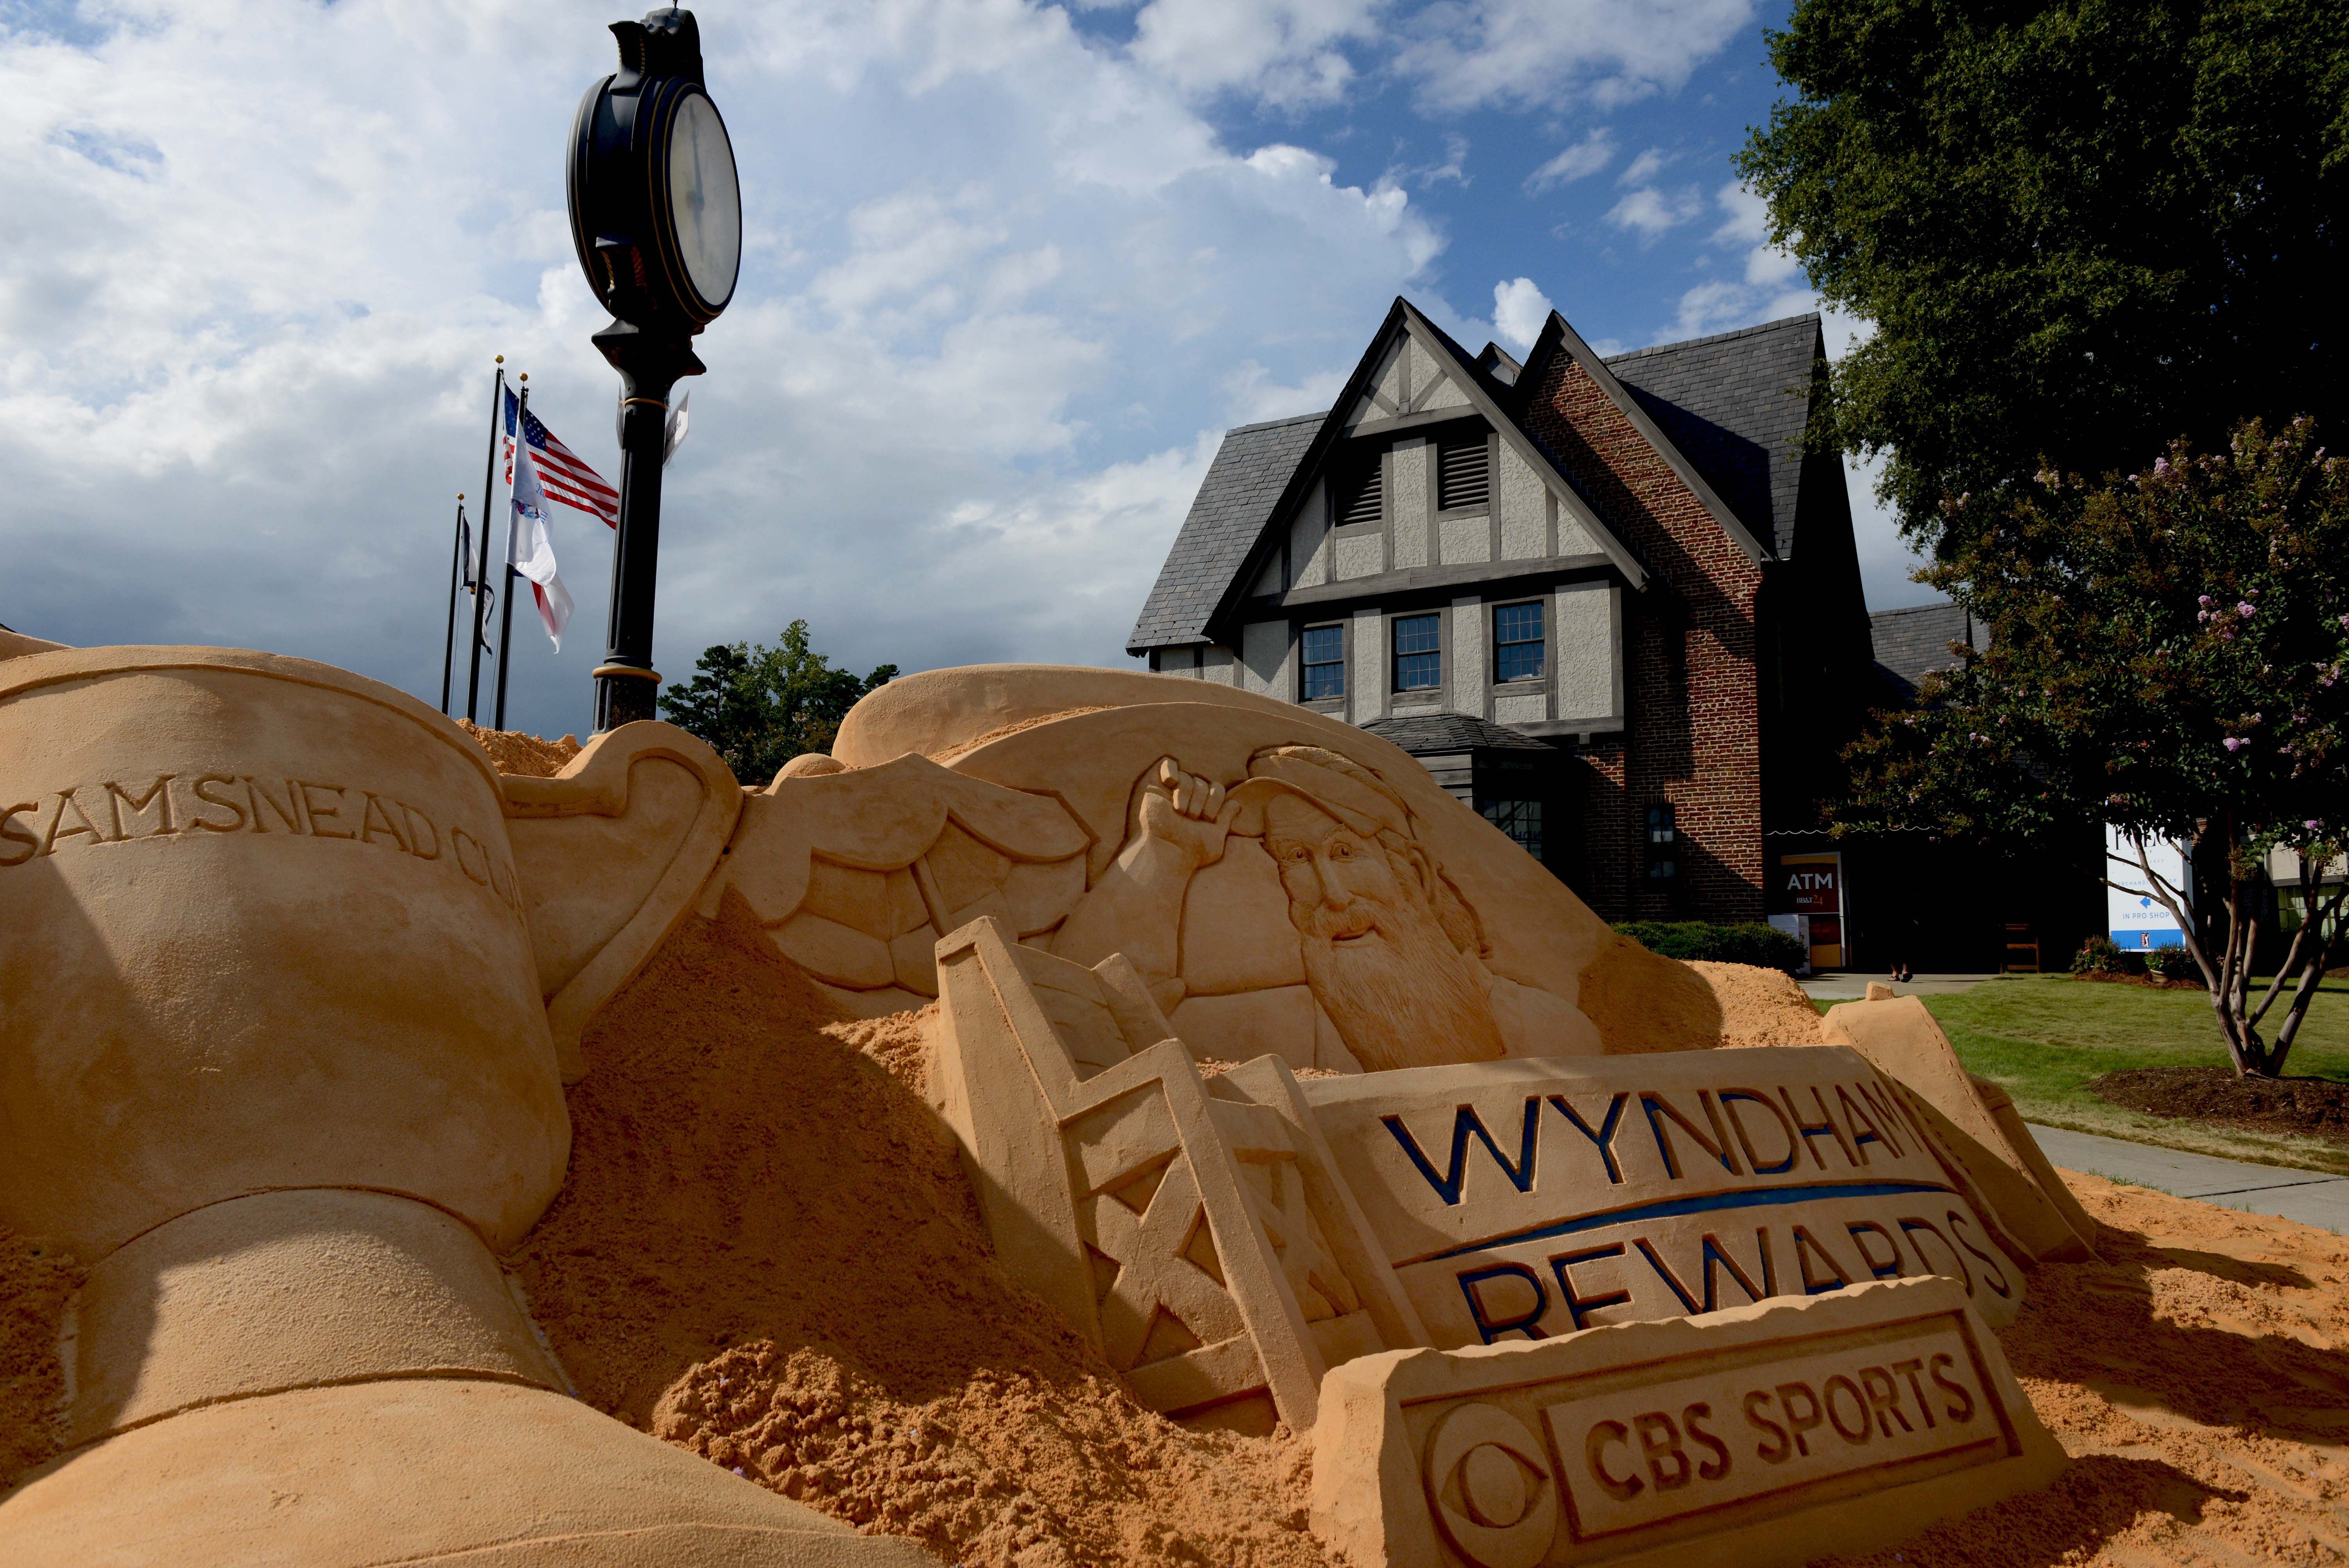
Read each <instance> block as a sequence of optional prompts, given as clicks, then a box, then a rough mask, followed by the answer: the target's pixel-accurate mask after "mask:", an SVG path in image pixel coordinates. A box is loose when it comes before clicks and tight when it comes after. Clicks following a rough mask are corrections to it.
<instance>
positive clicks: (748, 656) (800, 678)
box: [660, 621, 897, 787]
mask: <svg viewBox="0 0 2349 1568" xmlns="http://www.w3.org/2000/svg"><path fill="white" fill-rule="evenodd" d="M694 668H695V669H696V670H697V671H698V672H699V673H698V674H697V675H696V676H694V677H693V680H692V681H691V683H690V684H688V685H687V686H683V687H682V688H680V687H677V686H671V687H670V688H669V689H668V690H667V691H665V692H663V693H662V694H661V696H660V706H661V709H662V711H663V713H664V714H665V715H666V716H667V717H668V719H669V720H670V722H672V723H674V724H675V725H676V726H677V727H678V728H680V729H683V730H686V731H688V733H690V734H693V735H697V736H698V737H700V738H702V739H704V740H706V741H708V742H709V744H710V746H711V747H712V748H714V749H715V750H716V751H717V752H718V754H719V756H720V757H723V758H725V759H726V765H727V766H728V767H729V768H731V769H733V770H734V776H735V778H737V779H740V780H741V781H742V782H743V783H745V784H749V785H751V786H754V787H756V786H760V785H763V784H765V783H766V782H767V781H768V780H769V779H772V778H773V777H774V776H775V773H776V771H777V770H778V769H781V767H782V765H783V764H784V763H786V762H789V761H790V760H791V759H792V758H794V757H798V756H801V755H802V754H803V753H806V752H810V751H826V750H829V749H830V748H831V747H832V741H833V736H834V735H836V734H838V733H839V730H840V721H841V720H842V719H843V718H845V717H848V710H849V709H850V708H852V707H855V706H856V702H857V699H858V698H860V697H862V696H864V694H865V693H867V692H869V691H873V690H874V689H875V688H877V687H879V686H885V685H886V684H887V683H888V682H890V681H891V680H894V679H895V677H896V675H897V666H896V665H882V666H881V667H880V668H878V669H876V670H874V672H873V673H872V674H871V675H869V676H865V677H864V679H862V680H859V679H858V678H857V677H856V676H854V675H851V674H850V673H849V672H848V671H846V670H838V669H834V668H833V667H832V663H831V661H830V660H829V659H827V658H825V657H824V655H822V654H819V653H816V652H815V651H814V650H813V649H812V648H811V647H810V646H809V645H808V626H807V623H806V622H805V621H793V622H792V624H790V625H788V626H786V627H784V628H783V634H782V636H781V638H779V639H778V640H777V644H776V645H775V646H774V647H771V648H770V647H767V646H765V645H751V644H745V643H730V644H721V645H719V646H717V647H713V648H708V649H705V650H703V652H702V655H701V657H700V658H699V659H698V660H697V661H695V664H694Z"/></svg>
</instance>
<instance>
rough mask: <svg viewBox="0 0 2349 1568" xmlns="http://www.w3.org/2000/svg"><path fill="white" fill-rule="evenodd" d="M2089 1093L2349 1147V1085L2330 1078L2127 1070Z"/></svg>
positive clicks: (2216, 1123) (2152, 1111)
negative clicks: (2247, 1076) (2244, 1076)
mask: <svg viewBox="0 0 2349 1568" xmlns="http://www.w3.org/2000/svg"><path fill="white" fill-rule="evenodd" d="M2088 1091H2089V1092H2090V1093H2091V1094H2094V1095H2095V1096H2096V1097H2097V1098H2098V1099H2103V1100H2105V1101H2106V1102H2108V1103H2110V1104H2113V1105H2117V1106H2123V1107H2126V1108H2127V1109H2130V1110H2141V1111H2144V1112H2146V1113H2147V1115H2149V1116H2172V1117H2181V1118H2184V1119H2188V1120H2191V1121H2200V1122H2207V1123H2209V1125H2211V1126H2213V1127H2240V1128H2249V1129H2251V1130H2255V1131H2259V1132H2298V1133H2304V1134H2306V1135H2307V1136H2309V1137H2312V1138H2321V1139H2323V1140H2325V1141H2326V1142H2328V1143H2338V1144H2341V1145H2344V1147H2349V1083H2337V1082H2335V1081H2334V1080H2333V1079H2332V1078H2237V1077H2236V1076H2235V1075H2234V1072H2233V1071H2232V1070H2231V1069H2230V1068H2219V1067H2211V1068H2129V1069H2128V1070H2127V1071H2126V1072H2117V1073H2106V1075H2105V1076H2104V1077H2102V1078H2096V1079H2095V1080H2093V1081H2092V1082H2090V1083H2089V1085H2088Z"/></svg>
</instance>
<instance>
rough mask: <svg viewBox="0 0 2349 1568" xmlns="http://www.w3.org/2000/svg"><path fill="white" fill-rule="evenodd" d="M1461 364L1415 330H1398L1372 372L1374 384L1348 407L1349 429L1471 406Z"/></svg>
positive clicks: (1346, 423) (1372, 382) (1347, 427)
mask: <svg viewBox="0 0 2349 1568" xmlns="http://www.w3.org/2000/svg"><path fill="white" fill-rule="evenodd" d="M1457 368H1458V367H1457V366H1446V365H1445V364H1444V362H1443V360H1442V358H1440V357H1439V356H1437V355H1435V354H1433V353H1431V352H1430V351H1429V350H1428V347H1427V346H1426V345H1425V344H1423V343H1421V342H1419V341H1418V340H1417V339H1416V338H1415V337H1414V336H1413V335H1412V334H1410V333H1408V332H1399V333H1397V334H1395V335H1394V338H1393V340H1392V342H1390V343H1389V344H1388V345H1387V346H1386V351H1385V354H1384V356H1382V357H1381V359H1380V360H1379V362H1378V364H1377V366H1376V367H1375V368H1374V369H1373V370H1372V371H1371V384H1370V387H1368V388H1367V389H1366V390H1365V391H1364V392H1363V393H1362V395H1361V397H1357V398H1355V399H1354V401H1353V404H1352V406H1351V407H1349V408H1348V409H1347V410H1346V419H1345V428H1346V429H1347V430H1348V432H1352V431H1353V430H1354V429H1356V428H1359V427H1361V426H1363V425H1367V424H1371V423H1373V422H1375V421H1378V420H1381V419H1399V418H1402V417H1403V416H1405V415H1408V414H1427V413H1433V412H1434V411H1436V410H1437V409H1442V408H1458V409H1462V410H1464V411H1465V410H1467V409H1468V408H1470V407H1472V403H1471V400H1470V398H1469V396H1468V393H1467V390H1466V389H1465V388H1464V387H1462V386H1461V385H1460V382H1459V379H1458V377H1457V375H1456V372H1457Z"/></svg>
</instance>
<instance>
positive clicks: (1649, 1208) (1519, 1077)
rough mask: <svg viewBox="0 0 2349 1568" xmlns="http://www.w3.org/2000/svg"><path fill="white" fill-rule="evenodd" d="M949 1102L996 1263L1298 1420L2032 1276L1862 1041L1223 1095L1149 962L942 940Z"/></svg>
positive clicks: (1285, 1072) (1185, 1385)
mask: <svg viewBox="0 0 2349 1568" xmlns="http://www.w3.org/2000/svg"><path fill="white" fill-rule="evenodd" d="M938 964H939V978H940V988H941V995H942V997H943V999H944V1002H945V1011H944V1016H943V1017H942V1020H941V1023H942V1028H941V1032H940V1037H939V1040H938V1043H937V1052H936V1063H935V1067H934V1078H933V1083H934V1092H936V1094H937V1095H938V1096H939V1102H940V1109H941V1110H942V1111H943V1113H944V1114H945V1116H946V1118H947V1122H948V1124H949V1125H950V1126H952V1127H953V1128H954V1130H955V1132H956V1134H957V1137H958V1138H959V1139H960V1140H961V1141H962V1145H963V1148H964V1150H966V1152H967V1154H968V1158H969V1161H970V1163H971V1166H972V1169H973V1173H974V1175H975V1177H976V1178H977V1181H978V1189H979V1201H980V1204H981V1207H982V1209H983V1210H984V1212H985V1213H986V1216H987V1221H988V1228H989V1230H990V1232H991V1233H993V1235H994V1237H995V1241H996V1245H997V1247H998V1249H999V1253H1000V1254H1001V1256H1002V1257H1003V1259H1004V1262H1005V1264H1006V1265H1007V1266H1009V1268H1011V1269H1012V1271H1013V1272H1014V1273H1015V1274H1017V1275H1018V1276H1019V1277H1020V1278H1021V1279H1023V1280H1025V1281H1026V1282H1028V1283H1029V1284H1030V1285H1031V1286H1032V1287H1033V1288H1035V1289H1036V1290H1037V1291H1038V1292H1039V1293H1040V1295H1043V1296H1044V1297H1045V1298H1046V1299H1047V1300H1050V1301H1051V1302H1052V1303H1054V1305H1057V1306H1059V1307H1060V1308H1061V1311H1062V1312H1063V1313H1064V1314H1066V1315H1068V1317H1069V1318H1070V1320H1071V1322H1072V1323H1074V1324H1076V1325H1078V1326H1080V1328H1081V1329H1082V1330H1083V1331H1084V1332H1086V1333H1087V1334H1088V1336H1091V1337H1092V1338H1094V1340H1095V1342H1096V1343H1097V1344H1099V1345H1101V1346H1102V1349H1103V1351H1104V1353H1105V1354H1106V1355H1107V1356H1108V1357H1109V1358H1110V1361H1111V1364H1112V1366H1114V1367H1116V1368H1117V1369H1118V1370H1119V1372H1120V1374H1121V1375H1122V1376H1123V1378H1124V1380H1125V1385H1126V1387H1127V1388H1128V1389H1129V1390H1130V1391H1131V1392H1132V1393H1133V1395H1134V1397H1135V1398H1138V1399H1140V1400H1141V1401H1142V1402H1143V1404H1145V1405H1148V1406H1150V1407H1151V1408H1154V1409H1157V1410H1161V1411H1164V1412H1165V1413H1166V1414H1169V1415H1173V1416H1176V1417H1178V1418H1186V1419H1194V1420H1198V1419H1211V1420H1214V1421H1216V1423H1218V1424H1232V1425H1238V1426H1242V1427H1245V1428H1253V1429H1266V1428H1268V1427H1269V1426H1270V1424H1271V1421H1272V1419H1273V1418H1275V1417H1276V1416H1277V1417H1278V1418H1281V1419H1285V1420H1287V1421H1288V1423H1289V1424H1290V1425H1291V1426H1305V1425H1309V1424H1310V1423H1311V1422H1312V1421H1313V1419H1314V1418H1315V1416H1316V1414H1317V1412H1318V1409H1319V1404H1318V1397H1319V1396H1318V1390H1319V1386H1320V1383H1321V1380H1322V1377H1323V1376H1324V1374H1325V1373H1326V1372H1327V1371H1328V1370H1329V1369H1330V1368H1333V1367H1340V1366H1343V1365H1345V1364H1346V1363H1347V1362H1348V1361H1350V1360H1351V1359H1352V1358H1354V1357H1360V1356H1363V1355H1367V1354H1370V1353H1372V1352H1375V1351H1378V1350H1381V1349H1390V1348H1401V1347H1403V1346H1413V1345H1428V1346H1445V1347H1450V1346H1464V1345H1478V1344H1493V1343H1495V1342H1498V1341H1502V1340H1505V1339H1508V1340H1535V1341H1540V1340H1547V1339H1549V1338H1554V1337H1556V1336H1561V1335H1567V1334H1571V1333H1574V1332H1576V1331H1578V1330H1581V1329H1587V1328H1592V1327H1596V1326H1602V1325H1608V1324H1617V1323H1623V1322H1630V1321H1635V1320H1640V1319H1660V1318H1671V1317H1681V1316H1686V1315H1694V1314H1700V1313H1713V1312H1718V1311H1721V1310H1723V1309H1726V1308H1730V1307H1735V1306H1740V1305H1749V1304H1757V1303H1763V1302H1768V1301H1774V1300H1781V1299H1785V1298H1795V1299H1801V1298H1805V1297H1809V1296H1818V1295H1825V1294H1826V1293H1828V1292H1835V1291H1841V1290H1844V1289H1847V1287H1851V1286H1856V1285H1859V1284H1867V1283H1870V1282H1873V1281H1876V1280H1881V1279H1895V1278H1902V1277H1924V1276H1929V1275H1940V1276H1944V1277H1947V1278H1948V1279H1949V1280H1951V1282H1952V1284H1953V1287H1954V1288H1955V1289H1957V1290H1958V1292H1959V1293H1960V1297H1961V1299H1964V1300H1970V1301H1971V1302H1973V1303H1974V1304H1975V1305H1976V1306H1977V1307H1978V1309H1979V1310H1980V1312H1981V1313H1982V1315H1983V1316H1985V1317H1987V1318H1989V1319H1990V1320H1992V1321H1994V1322H2000V1323H2003V1322H2007V1321H2011V1320H2012V1318H2013V1315H2014V1313H2015V1311H2016V1309H2017V1307H2018V1306H2019V1305H2020V1304H2021V1291H2022V1284H2021V1278H2022V1276H2021V1274H2020V1272H2019V1271H2018V1270H2017V1269H2016V1267H2015V1264H2013V1260H2012V1259H2010V1258H2007V1257H2004V1256H2002V1254H2001V1253H2000V1250H1999V1248H1998V1247H1997V1246H1996V1245H1995V1244H1994V1243H1992V1240H1991V1238H1990V1233H1989V1232H1988V1230H1987V1229H1986V1227H1985V1226H1984V1225H1983V1223H1982V1220H1981V1219H1980V1218H1979V1216H1978V1215H1977V1213H1976V1211H1975V1210H1974V1208H1973V1206H1972V1204H1971V1202H1969V1200H1968V1198H1967V1197H1966V1195H1965V1194H1964V1192H1962V1191H1961V1190H1959V1189H1958V1188H1957V1187H1956V1186H1954V1185H1953V1184H1952V1183H1951V1179H1950V1177H1949V1175H1948V1174H1947V1172H1946V1171H1945V1169H1944V1167H1943V1165H1942V1163H1941V1162H1940V1160H1939V1159H1938V1158H1937V1157H1936V1155H1935V1153H1934V1152H1933V1150H1932V1149H1931V1148H1930V1145H1929V1144H1928V1143H1927V1142H1926V1140H1925V1139H1924V1138H1923V1136H1922V1135H1921V1133H1920V1130H1919V1128H1918V1126H1917V1124H1916V1123H1915V1122H1914V1121H1913V1120H1912V1119H1910V1117H1909V1111H1908V1109H1906V1108H1905V1107H1904V1106H1903V1105H1902V1103H1901V1102H1900V1100H1899V1098H1898V1097H1897V1096H1896V1095H1894V1094H1893V1093H1892V1091H1891V1086H1889V1084H1887V1083H1886V1082H1885V1081H1884V1080H1883V1079H1882V1078H1879V1077H1878V1075H1877V1073H1876V1071H1875V1069H1874V1068H1871V1067H1869V1065H1868V1062H1867V1061H1866V1060H1865V1058H1863V1057H1860V1056H1859V1055H1858V1054H1857V1052H1854V1051H1852V1050H1850V1049H1848V1048H1847V1047H1815V1048H1793V1049H1775V1050H1771V1051H1767V1052H1754V1051H1740V1052H1734V1053H1730V1052H1712V1051H1704V1052H1697V1051H1689V1052H1678V1053H1672V1054H1670V1055H1662V1056H1648V1057H1587V1058H1579V1059H1574V1060H1560V1061H1533V1060H1502V1061H1495V1062H1476V1063H1470V1064H1466V1065H1462V1066H1454V1067H1444V1068H1405V1069H1401V1070H1397V1071H1392V1072H1383V1073H1360V1074H1352V1075H1345V1076H1338V1077H1327V1078H1309V1079H1306V1080H1304V1081H1302V1082H1300V1081H1299V1080H1298V1079H1297V1078H1295V1077H1294V1076H1293V1075H1292V1073H1291V1072H1290V1070H1289V1068H1288V1066H1287V1065H1286V1064H1285V1063H1284V1062H1282V1061H1281V1060H1280V1059H1279V1058H1278V1057H1269V1056H1268V1057H1259V1058H1258V1059H1257V1060H1256V1061H1254V1062H1251V1063H1248V1064H1247V1065H1245V1066H1243V1067H1240V1068H1235V1069H1233V1070H1231V1071H1229V1072H1226V1073H1224V1074H1222V1075H1221V1076H1218V1077H1216V1078H1206V1079H1203V1078H1201V1077H1200V1075H1199V1072H1198V1069H1197V1067H1196V1066H1195V1063H1194V1062H1193V1060H1192V1056H1191V1052H1190V1051H1189V1049H1188V1048H1187V1047H1186V1046H1185V1043H1184V1042H1183V1041H1182V1040H1181V1039H1179V1038H1175V1037H1171V1036H1172V1034H1173V1031H1172V1030H1171V1029H1170V1028H1169V1027H1168V1026H1167V1024H1166V1021H1165V1019H1164V1016H1162V1015H1160V1014H1159V1012H1158V1010H1157V1007H1156V1006H1155V1004H1154V1001H1153V1000H1152V997H1151V994H1150V991H1149V989H1148V987H1147V985H1146V984H1145V983H1144V982H1143V978H1142V976H1141V975H1140V974H1138V973H1137V972H1136V971H1135V969H1134V968H1133V965H1129V964H1128V963H1126V961H1125V960H1124V959H1123V957H1119V956H1115V955H1112V957H1111V958H1109V959H1106V960H1104V961H1103V962H1102V964H1101V965H1098V966H1096V967H1095V968H1093V969H1090V970H1089V969H1085V968H1081V967H1080V966H1078V965H1074V964H1071V963H1070V962H1068V961H1067V960H1065V959H1059V958H1055V957H1052V956H1050V955H1048V954H1043V953H1040V952H1038V951H1037V950H1036V949H1034V948H1032V947H1023V946H1019V945H1017V944H1013V943H1012V942H1011V941H1010V940H1009V933H1007V932H1005V931H1004V930H1003V929H1002V928H1001V927H1000V925H999V923H996V922H994V921H992V920H982V921H978V922H975V923H973V924H971V925H969V926H968V927H965V928H964V929H962V930H960V931H957V932H956V933H955V934H953V935H952V936H950V937H948V938H947V940H946V941H944V942H942V943H940V944H939V946H938Z"/></svg>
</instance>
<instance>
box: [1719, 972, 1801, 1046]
mask: <svg viewBox="0 0 2349 1568" xmlns="http://www.w3.org/2000/svg"><path fill="white" fill-rule="evenodd" d="M1689 967H1690V968H1692V969H1693V970H1695V971H1696V972H1697V973H1698V974H1700V975H1703V976H1704V982H1705V984H1706V985H1710V986H1712V987H1713V1000H1714V1001H1716V1002H1718V1003H1719V1004H1720V1005H1721V1043H1722V1044H1723V1045H1724V1046H1818V1045H1825V1044H1826V1041H1825V1040H1823V1039H1822V1038H1821V1037H1820V1036H1819V1010H1818V1009H1817V1008H1816V1007H1814V1006H1811V999H1810V998H1809V997H1808V996H1806V995H1804V994H1803V988H1802V987H1801V986H1800V985H1795V977H1794V976H1793V975H1789V974H1787V973H1786V972H1785V970H1783V969H1760V968H1756V967H1755V966H1754V965H1751V964H1705V963H1695V964H1691V965H1689Z"/></svg>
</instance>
